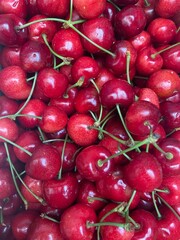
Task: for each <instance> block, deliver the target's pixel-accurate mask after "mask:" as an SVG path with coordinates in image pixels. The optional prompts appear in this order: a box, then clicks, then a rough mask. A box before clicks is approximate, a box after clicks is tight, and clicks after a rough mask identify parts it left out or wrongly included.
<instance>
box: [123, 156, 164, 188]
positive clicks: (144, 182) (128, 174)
mask: <svg viewBox="0 0 180 240" xmlns="http://www.w3.org/2000/svg"><path fill="white" fill-rule="evenodd" d="M123 174H124V177H125V180H126V181H127V183H128V184H129V186H130V187H131V188H133V189H136V190H138V191H141V192H151V191H153V190H154V188H158V187H160V185H161V183H162V178H163V174H162V167H161V165H160V163H159V162H158V160H157V159H156V158H155V157H154V156H153V155H152V154H150V153H146V152H141V153H139V154H137V155H136V156H135V157H134V158H133V159H132V161H130V162H129V163H128V164H127V165H126V166H125V167H124V170H123Z"/></svg>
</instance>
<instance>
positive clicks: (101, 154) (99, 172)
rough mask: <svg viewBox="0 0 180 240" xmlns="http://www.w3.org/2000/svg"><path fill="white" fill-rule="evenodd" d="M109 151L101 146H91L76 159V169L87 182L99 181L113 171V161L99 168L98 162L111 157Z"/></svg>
mask: <svg viewBox="0 0 180 240" xmlns="http://www.w3.org/2000/svg"><path fill="white" fill-rule="evenodd" d="M110 156H111V153H110V152H109V150H108V149H107V148H105V147H103V146H100V145H91V146H88V147H86V148H84V149H83V150H82V151H81V152H80V153H79V154H78V155H77V157H76V168H77V170H78V172H79V173H80V174H81V175H82V176H83V177H84V178H85V179H87V180H90V181H97V180H99V179H101V178H102V176H106V175H108V174H109V173H111V172H112V171H113V167H114V163H113V161H108V162H107V163H105V164H103V166H98V160H102V161H103V160H105V159H106V158H108V157H110Z"/></svg>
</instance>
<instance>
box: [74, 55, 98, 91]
mask: <svg viewBox="0 0 180 240" xmlns="http://www.w3.org/2000/svg"><path fill="white" fill-rule="evenodd" d="M99 71H100V68H99V65H98V63H97V61H96V60H94V59H93V58H91V57H88V56H82V57H80V58H78V59H77V60H76V61H75V62H74V64H73V65H72V68H71V76H72V83H76V82H78V80H80V79H82V81H83V83H82V86H83V87H87V86H88V85H89V83H90V80H91V79H93V78H96V77H97V76H98V74H99Z"/></svg>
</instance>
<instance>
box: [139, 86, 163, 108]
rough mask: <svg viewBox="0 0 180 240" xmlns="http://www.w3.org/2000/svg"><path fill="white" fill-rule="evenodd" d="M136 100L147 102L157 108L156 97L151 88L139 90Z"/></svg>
mask: <svg viewBox="0 0 180 240" xmlns="http://www.w3.org/2000/svg"><path fill="white" fill-rule="evenodd" d="M138 97H139V98H138V100H143V101H148V102H151V103H152V104H154V105H155V106H156V107H157V108H159V99H158V95H157V94H156V92H155V91H153V90H152V89H151V88H141V89H140V90H139V92H138Z"/></svg>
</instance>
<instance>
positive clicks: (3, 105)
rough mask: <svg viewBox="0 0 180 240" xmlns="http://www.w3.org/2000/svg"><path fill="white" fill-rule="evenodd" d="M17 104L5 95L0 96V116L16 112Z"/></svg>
mask: <svg viewBox="0 0 180 240" xmlns="http://www.w3.org/2000/svg"><path fill="white" fill-rule="evenodd" d="M18 106H19V104H18V103H17V102H16V101H15V100H13V99H11V98H8V97H6V96H5V95H1V96H0V116H6V115H11V114H12V115H13V114H14V113H16V112H17V110H18Z"/></svg>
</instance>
